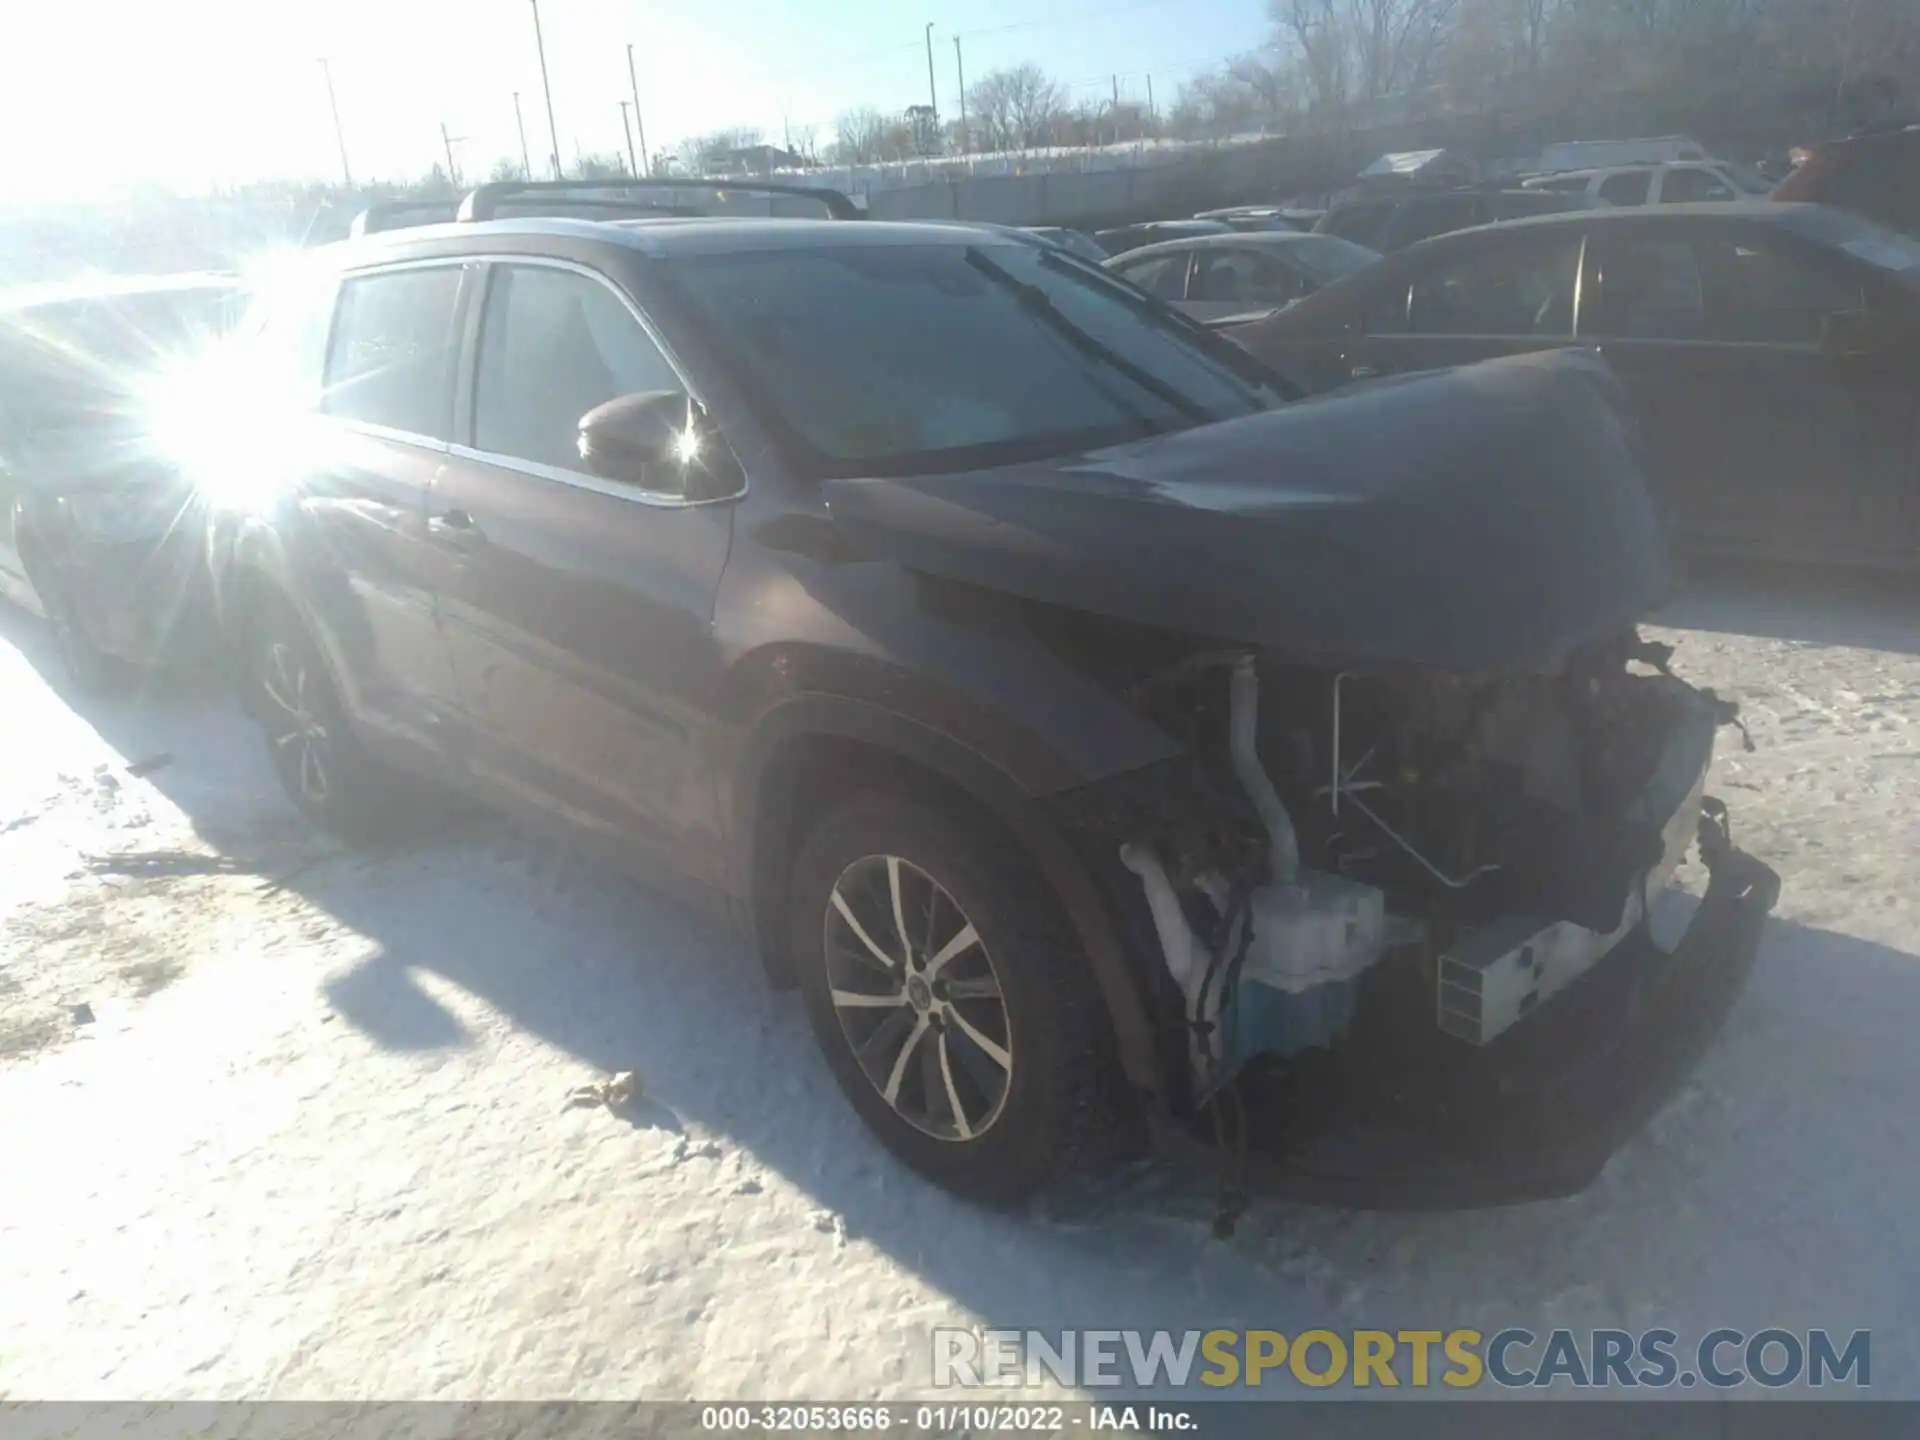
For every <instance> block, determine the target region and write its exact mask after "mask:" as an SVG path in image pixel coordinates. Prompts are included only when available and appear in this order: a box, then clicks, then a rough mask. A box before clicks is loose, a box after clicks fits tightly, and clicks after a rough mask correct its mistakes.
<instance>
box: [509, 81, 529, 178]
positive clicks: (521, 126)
mask: <svg viewBox="0 0 1920 1440" xmlns="http://www.w3.org/2000/svg"><path fill="white" fill-rule="evenodd" d="M513 128H514V129H516V130H518V131H519V132H520V178H521V179H522V180H531V179H533V160H532V158H531V157H530V156H529V155H528V154H527V122H526V121H524V120H522V119H521V118H520V92H519V91H518V90H516V91H514V92H513Z"/></svg>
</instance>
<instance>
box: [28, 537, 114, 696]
mask: <svg viewBox="0 0 1920 1440" xmlns="http://www.w3.org/2000/svg"><path fill="white" fill-rule="evenodd" d="M22 549H23V554H22V556H21V558H22V560H23V561H25V562H26V568H27V575H28V580H29V582H30V583H31V584H32V585H33V588H34V591H35V593H36V594H38V595H39V597H40V608H41V609H42V610H43V611H45V612H46V616H47V627H48V628H49V629H50V630H51V631H52V632H53V645H54V651H55V653H56V654H57V655H58V656H59V657H60V674H61V678H62V680H63V681H64V682H65V684H66V686H67V688H68V689H69V690H70V691H71V692H72V693H73V694H75V695H79V696H83V697H87V698H98V697H101V696H106V695H112V694H114V693H116V692H118V691H119V690H121V689H122V688H124V686H125V683H126V679H127V673H128V667H127V665H126V664H125V663H124V662H123V661H121V660H120V659H118V658H117V657H115V656H113V655H111V654H109V653H108V652H107V651H105V650H103V649H101V648H100V646H99V645H98V644H96V643H95V642H94V639H93V636H92V635H91V634H89V633H88V631H87V625H86V621H85V620H84V619H82V618H81V615H80V607H79V605H78V604H77V603H76V602H75V600H74V599H73V597H72V594H71V592H70V590H69V588H68V586H67V584H66V583H65V582H66V577H65V576H64V575H62V574H60V573H59V572H58V571H56V570H54V569H53V567H51V566H49V565H47V564H46V563H45V561H44V558H43V557H42V556H40V554H39V553H38V551H37V549H28V548H27V547H22Z"/></svg>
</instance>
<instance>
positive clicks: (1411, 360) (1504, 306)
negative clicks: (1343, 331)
mask: <svg viewBox="0 0 1920 1440" xmlns="http://www.w3.org/2000/svg"><path fill="white" fill-rule="evenodd" d="M1468 240H1470V241H1471V243H1466V241H1468ZM1583 246H1584V241H1583V236H1582V232H1581V230H1580V229H1579V228H1577V227H1574V226H1553V227H1550V228H1545V229H1537V230H1518V231H1513V232H1511V233H1508V234H1500V233H1499V232H1497V231H1487V232H1483V233H1481V234H1478V235H1475V236H1472V237H1463V240H1462V242H1461V243H1448V244H1446V245H1445V246H1444V248H1441V249H1438V250H1436V251H1435V253H1434V254H1433V256H1432V257H1431V259H1429V260H1427V261H1426V263H1424V264H1422V265H1421V266H1419V267H1416V268H1415V270H1414V271H1413V273H1412V275H1411V280H1410V283H1409V284H1408V285H1407V286H1406V287H1405V289H1404V290H1403V289H1400V288H1398V287H1395V288H1393V289H1391V290H1387V291H1383V292H1380V293H1379V294H1378V296H1377V297H1376V299H1375V300H1374V302H1373V303H1372V304H1371V305H1370V306H1369V307H1368V310H1367V312H1366V313H1365V314H1364V315H1363V316H1361V317H1358V318H1359V322H1360V332H1359V333H1356V334H1353V335H1351V336H1350V337H1349V341H1348V345H1347V348H1346V352H1345V354H1344V356H1343V361H1344V365H1345V369H1346V374H1347V378H1349V379H1354V380H1364V379H1371V378H1373V377H1375V376H1378V375H1389V374H1395V373H1399V372H1404V371H1408V370H1430V369H1434V368H1436V367H1438V366H1444V365H1463V364H1468V363H1470V362H1472V361H1475V360H1485V359H1489V358H1491V357H1493V356H1496V355H1517V354H1521V353H1524V352H1527V351H1532V350H1552V349H1558V348H1560V347H1562V346H1566V345H1571V344H1574V343H1575V339H1576V336H1575V328H1574V321H1575V314H1574V307H1575V302H1576V299H1577V297H1578V295H1579V290H1580V275H1581V266H1582V255H1583Z"/></svg>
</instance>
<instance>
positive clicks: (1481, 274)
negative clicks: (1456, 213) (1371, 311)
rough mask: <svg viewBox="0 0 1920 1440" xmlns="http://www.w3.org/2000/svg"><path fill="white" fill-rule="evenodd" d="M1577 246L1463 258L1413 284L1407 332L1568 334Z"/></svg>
mask: <svg viewBox="0 0 1920 1440" xmlns="http://www.w3.org/2000/svg"><path fill="white" fill-rule="evenodd" d="M1579 274H1580V242H1579V241H1578V240H1569V241H1562V242H1560V243H1558V244H1554V245H1536V246H1525V247H1515V248H1507V249H1501V250H1497V251H1495V252H1493V253H1492V254H1479V255H1464V256H1461V257H1460V258H1458V259H1456V260H1451V261H1444V262H1442V263H1441V264H1440V265H1439V266H1438V267H1436V268H1435V269H1433V270H1430V271H1428V272H1427V273H1426V274H1425V275H1423V276H1421V277H1420V278H1419V279H1418V280H1416V281H1414V284H1413V300H1412V304H1411V306H1410V307H1409V310H1408V323H1407V329H1408V331H1409V332H1410V333H1412V334H1415V335H1538V336H1571V335H1572V334H1573V292H1574V288H1575V282H1576V281H1577V280H1578V278H1579Z"/></svg>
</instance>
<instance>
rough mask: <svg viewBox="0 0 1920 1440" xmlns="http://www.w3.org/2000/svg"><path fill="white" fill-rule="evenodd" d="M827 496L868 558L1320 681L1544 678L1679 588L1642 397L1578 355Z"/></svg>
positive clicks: (1557, 354)
mask: <svg viewBox="0 0 1920 1440" xmlns="http://www.w3.org/2000/svg"><path fill="white" fill-rule="evenodd" d="M823 492H824V494H825V498H826V501H827V505H828V509H829V512H830V513H831V514H832V515H833V517H834V519H835V521H836V522H837V523H838V524H839V526H840V527H841V528H842V529H843V530H844V531H845V532H846V533H847V534H848V535H849V537H850V538H851V539H852V540H853V541H854V542H855V543H856V544H857V545H858V546H859V547H860V549H861V550H862V551H863V552H864V553H866V554H869V555H873V556H875V557H878V558H886V559H891V560H894V561H896V562H898V563H900V564H903V565H906V566H908V567H911V568H913V569H916V570H919V571H922V572H924V573H927V574H930V575H937V576H941V577H944V578H946V579H950V580H956V581H961V582H964V583H967V584H972V585H976V586H983V587H986V588H990V589H994V590H998V591H1002V592H1005V593H1008V594H1012V595H1017V596H1021V597H1024V598H1026V599H1030V600H1036V601H1041V602H1044V603H1048V604H1055V605H1061V606H1065V607H1068V608H1071V609H1076V610H1082V611H1087V612H1091V613H1094V614H1098V615H1104V616H1108V617H1110V618H1113V619H1117V620H1124V621H1130V622H1134V623H1138V624H1141V625H1145V626H1152V627H1155V628H1158V629H1163V630H1176V631H1181V632H1184V633H1190V634H1193V635H1197V636H1205V637H1209V638H1212V639H1216V640H1221V641H1227V642H1232V643H1244V644H1250V645H1257V646H1261V647H1264V648H1267V649H1270V650H1272V651H1275V652H1277V653H1279V654H1282V655H1284V656H1286V657H1288V658H1290V659H1293V660H1296V661H1299V662H1302V663H1320V664H1335V665H1353V666H1371V667H1382V666H1399V665H1418V666H1430V667H1436V668H1440V669H1446V670H1454V671H1467V672H1479V673H1522V672H1535V673H1548V672H1552V671H1555V670H1558V669H1559V668H1560V667H1561V666H1562V664H1563V663H1564V662H1565V659H1566V657H1567V656H1568V654H1569V653H1570V652H1572V651H1573V650H1576V649H1578V648H1580V647H1581V646H1583V645H1585V644H1587V643H1589V642H1591V641H1593V640H1595V639H1599V638H1602V637H1604V636H1607V635H1610V634H1612V633H1615V632H1617V631H1618V630H1619V629H1620V628H1621V627H1623V626H1626V625H1629V624H1631V623H1633V621H1635V620H1637V619H1638V618H1640V617H1641V616H1642V615H1644V614H1646V613H1647V612H1648V611H1649V610H1651V609H1652V608H1653V607H1654V606H1655V605H1657V604H1658V603H1659V601H1660V600H1661V599H1663V598H1664V597H1665V594H1666V592H1667V589H1668V586H1669V571H1668V565H1667V556H1666V551H1665V547H1664V545H1663V542H1662V540H1661V538H1660V532H1659V526H1658V522H1657V520H1656V518H1655V515H1654V511H1653V509H1652V506H1651V505H1650V503H1649V500H1648V497H1647V493H1646V489H1645V487H1644V485H1643V484H1642V481H1641V472H1640V465H1639V460H1638V442H1637V437H1636V432H1635V431H1634V428H1633V424H1632V421H1631V419H1630V417H1629V413H1628V411H1627V408H1626V402H1625V397H1624V395H1623V393H1622V392H1621V390H1620V389H1619V387H1618V385H1617V384H1616V382H1615V381H1614V379H1613V377H1612V375H1611V373H1610V372H1609V371H1608V370H1607V368H1606V366H1605V364H1604V362H1602V361H1601V360H1599V359H1598V358H1597V357H1595V356H1592V355H1590V354H1588V353H1586V352H1581V351H1572V350H1565V351H1554V352H1548V353H1544V354H1534V355H1525V356H1517V357H1513V358H1510V359H1500V360H1490V361H1486V362H1484V363H1481V364H1478V365H1470V366H1463V367H1460V368H1458V369H1453V370H1444V371H1436V372H1432V373H1428V374H1422V375H1414V376H1407V377H1402V378H1398V379H1393V380H1386V381H1380V382H1375V383H1372V384H1367V385H1363V386H1358V387H1353V388H1350V389H1347V390H1342V391H1339V392H1337V393H1334V394H1331V395H1327V396H1323V397H1319V398H1317V399H1312V400H1305V401H1301V402H1299V403H1297V404H1293V405H1288V406H1286V407H1284V408H1281V409H1278V410H1273V411H1269V412H1266V413H1264V414H1260V415H1254V416H1249V417H1247V418H1245V419H1240V420H1232V421H1227V422H1224V423H1221V424H1217V425H1208V426H1203V427H1201V428H1199V429H1195V430H1188V431H1183V432H1180V433H1178V434H1174V435H1168V436H1162V437H1159V438H1156V439H1153V440H1148V441H1141V442H1137V443H1133V444H1128V445H1123V446H1116V447H1113V448H1110V449H1105V450H1100V451H1095V452H1092V453H1089V454H1083V455H1075V456H1068V457H1065V458H1060V459H1053V460H1047V461H1038V462H1033V463H1030V464H1025V465H1018V466H1009V467H1006V468H1002V469H995V470H983V471H972V472H966V473H962V474H949V475H930V476H908V477H905V478H900V479H847V480H832V481H828V482H826V483H825V485H824V486H823Z"/></svg>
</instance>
